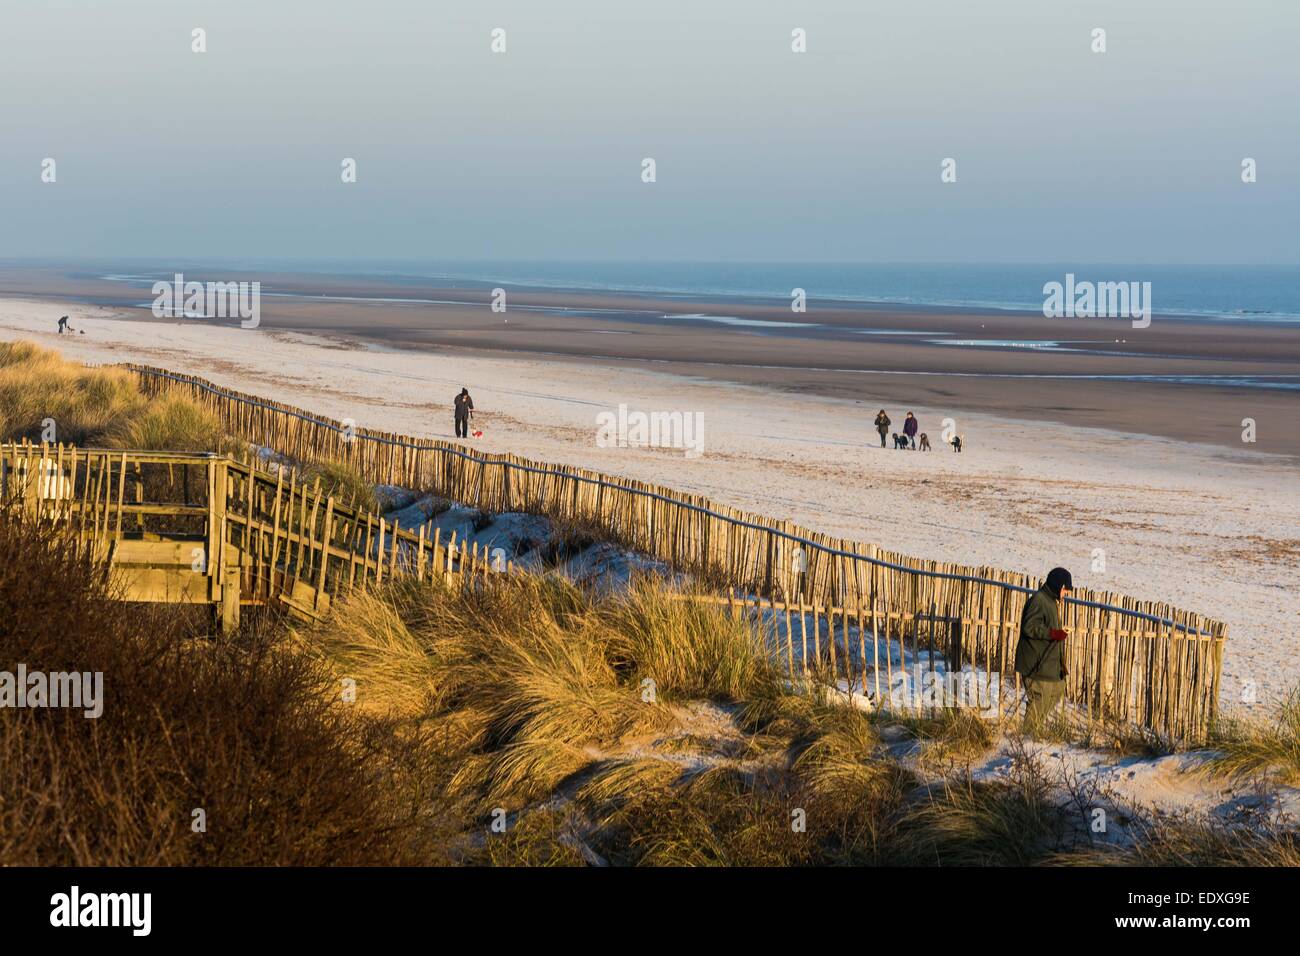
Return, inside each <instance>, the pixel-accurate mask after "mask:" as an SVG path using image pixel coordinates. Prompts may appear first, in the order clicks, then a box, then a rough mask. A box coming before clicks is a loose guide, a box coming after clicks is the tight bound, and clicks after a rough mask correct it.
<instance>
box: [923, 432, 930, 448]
mask: <svg viewBox="0 0 1300 956" xmlns="http://www.w3.org/2000/svg"><path fill="white" fill-rule="evenodd" d="M929 450H930V436H929V435H927V434H926V433H925V432H921V451H929Z"/></svg>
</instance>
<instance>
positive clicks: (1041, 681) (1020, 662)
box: [1016, 568, 1074, 736]
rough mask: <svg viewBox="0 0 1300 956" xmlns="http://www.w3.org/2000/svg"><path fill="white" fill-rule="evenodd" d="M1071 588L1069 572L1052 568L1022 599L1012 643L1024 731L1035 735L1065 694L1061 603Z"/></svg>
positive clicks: (1072, 584)
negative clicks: (1024, 703)
mask: <svg viewBox="0 0 1300 956" xmlns="http://www.w3.org/2000/svg"><path fill="white" fill-rule="evenodd" d="M1073 587H1074V582H1073V579H1072V578H1071V577H1070V572H1069V571H1067V570H1065V568H1052V570H1051V571H1050V572H1049V573H1048V575H1047V580H1046V581H1044V582H1043V586H1042V587H1040V588H1039V589H1038V590H1037V591H1035V592H1034V593H1033V595H1031V596H1030V598H1029V600H1028V601H1026V602H1025V609H1024V611H1023V612H1022V613H1021V615H1020V641H1019V642H1018V643H1017V644H1016V673H1017V674H1019V675H1020V676H1021V677H1023V678H1024V679H1025V692H1026V693H1027V694H1028V695H1029V706H1028V707H1027V708H1026V710H1025V732H1026V733H1028V734H1030V735H1031V736H1032V735H1033V734H1036V733H1037V732H1038V731H1039V729H1040V728H1041V727H1042V725H1043V721H1044V720H1046V719H1047V718H1048V717H1050V716H1051V715H1052V714H1053V713H1054V712H1055V710H1056V708H1057V707H1058V706H1060V703H1061V700H1062V699H1063V698H1064V697H1065V677H1066V671H1065V638H1066V636H1067V635H1066V633H1065V631H1064V630H1062V628H1061V603H1062V602H1063V601H1064V600H1065V596H1066V594H1067V592H1069V591H1070V590H1072V589H1073Z"/></svg>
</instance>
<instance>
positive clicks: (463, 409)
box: [455, 388, 474, 438]
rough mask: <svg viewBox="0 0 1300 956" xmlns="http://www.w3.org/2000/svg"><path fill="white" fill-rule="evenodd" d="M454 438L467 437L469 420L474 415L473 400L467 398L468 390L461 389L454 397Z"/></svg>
mask: <svg viewBox="0 0 1300 956" xmlns="http://www.w3.org/2000/svg"><path fill="white" fill-rule="evenodd" d="M455 409H456V437H457V438H468V437H469V420H470V418H472V417H473V415H474V399H472V398H470V397H469V389H468V388H462V389H461V390H460V394H459V395H457V396H456V404H455Z"/></svg>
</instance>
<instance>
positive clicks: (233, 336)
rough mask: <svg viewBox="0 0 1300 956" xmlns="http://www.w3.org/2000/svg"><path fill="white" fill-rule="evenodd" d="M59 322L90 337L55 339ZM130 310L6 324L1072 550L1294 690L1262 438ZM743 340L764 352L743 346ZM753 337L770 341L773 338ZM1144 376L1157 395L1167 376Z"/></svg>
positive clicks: (88, 357)
mask: <svg viewBox="0 0 1300 956" xmlns="http://www.w3.org/2000/svg"><path fill="white" fill-rule="evenodd" d="M624 304H626V303H624ZM63 314H67V315H69V316H70V317H71V325H72V326H73V327H74V328H75V329H78V330H84V331H85V334H84V335H82V334H75V335H63V336H60V335H58V334H55V332H54V331H53V330H54V328H55V321H56V319H57V318H58V317H59V316H60V315H63ZM140 316H144V317H147V316H148V313H147V312H138V311H136V312H127V311H124V310H122V309H115V308H112V307H104V306H92V305H85V304H78V303H72V302H58V301H47V300H32V299H19V298H5V299H0V338H3V339H5V340H12V339H18V338H23V339H29V340H32V341H36V342H39V343H41V344H43V345H47V346H52V347H55V348H58V349H60V350H61V351H62V352H63V353H64V354H65V355H66V356H67V357H69V358H72V359H77V360H80V361H85V362H96V363H110V362H123V361H136V362H145V363H150V364H154V365H160V366H165V367H168V368H171V369H175V370H178V371H187V372H192V373H196V374H199V375H203V376H205V377H208V378H210V379H212V380H214V381H216V382H218V383H221V384H225V385H229V386H231V387H234V388H238V389H241V390H243V391H247V392H253V393H258V394H262V395H267V396H270V397H273V398H276V399H278V400H280V401H284V402H290V403H293V404H296V405H299V406H302V407H305V408H308V409H312V410H314V411H317V412H320V413H322V414H326V415H330V416H333V417H335V418H340V419H342V418H351V419H353V420H355V421H356V422H357V423H358V424H360V425H364V426H369V427H376V428H382V429H387V430H391V431H396V432H403V433H407V434H411V435H417V436H430V437H440V438H450V437H452V421H451V412H450V403H451V399H452V397H453V395H454V394H455V393H456V392H457V391H458V390H459V389H460V387H461V386H465V387H468V388H469V389H470V391H471V393H472V395H473V397H474V401H475V403H476V406H477V409H478V411H477V416H476V421H475V424H476V427H479V428H481V429H482V430H483V432H484V434H483V437H482V438H481V439H475V440H474V441H473V442H472V443H473V444H474V445H475V446H476V447H480V448H482V449H484V450H487V451H510V452H513V453H515V454H519V455H524V456H527V457H531V458H536V459H541V460H546V461H552V462H559V463H565V464H574V465H581V466H584V467H588V468H595V469H600V470H602V471H606V472H609V473H614V474H621V475H628V476H632V477H635V478H641V479H644V480H647V481H655V482H659V483H661V484H665V485H669V486H671V487H675V488H680V489H682V490H684V491H690V492H695V493H699V494H704V495H708V496H709V497H711V498H713V499H714V500H716V501H719V502H722V503H725V504H729V505H733V506H736V507H740V508H745V509H748V510H751V511H755V512H759V513H763V514H767V515H772V516H775V517H780V518H787V519H790V520H793V521H796V522H798V523H800V524H802V525H805V526H807V527H809V528H813V529H817V530H821V531H825V532H829V533H832V534H836V535H843V536H845V537H852V538H856V539H860V540H864V541H873V542H876V543H878V544H880V545H882V546H884V547H888V548H891V549H897V550H900V551H904V552H908V553H912V554H917V555H921V556H925V557H931V558H940V559H943V560H948V561H956V562H962V563H966V564H996V565H1000V566H1003V567H1009V568H1014V569H1017V570H1022V571H1028V572H1030V573H1034V574H1041V573H1043V572H1045V571H1046V569H1047V568H1049V567H1051V566H1052V565H1054V564H1063V565H1066V566H1067V567H1069V568H1071V570H1072V571H1073V572H1074V575H1075V579H1076V581H1077V582H1078V583H1080V584H1082V585H1084V586H1087V587H1091V588H1097V589H1100V590H1113V591H1122V592H1126V593H1129V594H1133V595H1136V596H1139V597H1142V598H1145V599H1150V600H1159V601H1170V602H1173V603H1176V604H1178V605H1180V606H1183V607H1186V608H1189V609H1191V610H1194V611H1197V612H1200V613H1203V614H1205V615H1207V616H1211V617H1217V618H1220V619H1222V620H1224V621H1226V622H1228V623H1229V625H1230V639H1229V646H1228V652H1227V654H1226V656H1225V661H1224V675H1223V677H1224V680H1223V695H1222V699H1223V701H1224V703H1225V704H1230V705H1231V704H1234V703H1237V702H1239V701H1240V699H1241V697H1242V695H1243V691H1245V690H1247V689H1248V688H1249V686H1250V684H1251V683H1252V682H1253V683H1254V684H1255V685H1256V687H1257V688H1258V694H1259V698H1260V700H1261V701H1264V702H1269V701H1275V700H1276V699H1277V698H1278V695H1280V694H1281V693H1282V692H1284V691H1285V690H1287V689H1289V688H1291V687H1292V686H1294V685H1295V684H1296V683H1297V681H1300V661H1298V660H1297V658H1296V655H1295V653H1294V636H1293V635H1294V633H1295V629H1296V628H1297V627H1298V626H1300V599H1298V598H1297V597H1296V593H1295V585H1296V584H1297V576H1296V573H1295V568H1296V566H1297V559H1300V517H1298V512H1297V508H1296V504H1295V503H1296V501H1297V500H1300V470H1298V469H1297V467H1296V462H1295V460H1294V458H1292V457H1290V456H1289V455H1285V454H1268V453H1266V452H1265V451H1263V450H1261V449H1262V448H1263V447H1264V446H1263V442H1262V441H1261V443H1260V444H1258V445H1256V446H1246V445H1242V444H1241V442H1240V441H1239V440H1238V441H1237V442H1236V446H1235V447H1233V446H1231V445H1229V444H1227V443H1223V444H1213V443H1209V442H1204V441H1203V442H1193V441H1186V440H1180V439H1177V438H1174V437H1169V436H1161V435H1158V434H1150V433H1147V434H1142V433H1140V432H1139V431H1138V430H1137V429H1131V430H1130V429H1126V428H1124V427H1123V422H1122V420H1121V421H1119V422H1116V426H1115V427H1112V428H1106V429H1102V428H1096V427H1087V426H1086V425H1085V424H1079V423H1064V422H1061V421H1047V420H1042V418H1041V416H1042V415H1043V413H1044V412H1049V411H1051V409H1049V408H1048V407H1047V406H1046V405H1042V406H1039V407H1038V408H1037V409H1036V411H1037V413H1038V414H1037V415H1035V416H1032V417H1035V418H1039V419H1040V420H1037V421H1033V422H1031V421H1029V420H1028V419H1029V418H1030V417H1031V416H1029V415H1025V414H1018V415H1012V414H1008V413H1007V412H1004V411H998V410H996V409H995V410H992V411H989V410H981V411H971V410H969V409H968V408H965V407H955V403H954V402H953V401H952V398H951V397H948V398H947V399H946V400H945V398H944V396H943V394H942V391H941V390H939V389H937V388H936V389H935V390H934V391H933V392H931V393H930V394H928V395H925V396H920V395H918V393H917V392H915V391H913V390H911V389H909V388H907V387H906V386H905V384H903V383H905V382H906V381H907V379H906V377H899V378H897V379H893V378H887V377H884V376H881V377H877V378H875V379H872V380H871V381H867V382H855V383H854V384H853V386H852V392H851V393H844V392H842V391H840V390H838V389H836V388H834V387H826V386H825V385H824V382H823V381H822V380H821V379H820V378H814V379H810V380H809V381H807V382H805V383H802V384H801V383H799V382H798V381H797V376H796V377H795V378H794V379H790V380H780V379H778V380H776V381H768V382H766V383H764V384H757V383H755V382H753V381H750V382H745V381H738V379H742V378H743V376H742V375H738V374H736V372H735V369H729V370H727V371H726V373H725V374H717V369H716V367H714V366H699V365H691V364H690V363H668V362H648V361H645V360H640V361H637V360H636V359H629V358H627V357H626V356H620V357H619V358H618V359H616V360H615V359H598V358H592V357H587V358H580V357H578V356H574V355H565V356H561V355H539V354H527V353H520V352H515V353H512V354H511V353H500V354H491V353H489V352H487V351H486V349H485V348H483V347H482V346H483V344H484V343H482V342H479V341H475V342H473V343H466V344H467V345H468V344H473V345H474V346H477V347H475V348H466V347H453V346H449V345H447V344H445V343H440V344H438V345H436V346H431V345H430V344H429V343H423V347H422V348H406V347H403V345H406V344H410V345H413V346H414V345H415V344H416V343H403V342H392V341H385V339H384V337H380V336H373V335H355V334H344V333H342V332H340V331H330V330H328V329H325V328H315V329H313V330H311V331H299V330H294V329H291V328H284V327H275V326H272V325H271V324H270V323H264V325H263V326H262V327H260V328H258V329H253V330H243V329H239V328H237V327H230V326H221V325H215V324H211V323H206V322H201V321H194V320H186V321H183V322H176V321H173V320H155V319H147V320H144V321H141V320H139V319H138V317H140ZM961 318H962V320H963V321H967V320H968V317H965V316H963V317H961ZM322 321H323V320H317V324H318V325H319V324H321V323H322ZM503 324H504V323H503ZM706 334H709V333H706ZM712 334H717V333H712ZM592 337H595V338H600V337H601V336H588V339H590V338H592ZM609 337H610V338H614V337H617V338H620V339H624V338H626V337H627V336H609ZM742 338H743V337H742ZM702 345H703V343H701V347H702ZM744 347H750V348H757V347H758V346H756V345H753V344H748V343H743V342H742V343H740V344H737V345H736V346H735V348H736V349H741V348H744ZM764 347H765V349H766V351H767V353H768V354H771V353H772V351H773V343H772V342H771V340H770V339H769V340H767V341H766V344H765V346H764ZM951 351H954V352H957V351H960V350H958V349H952V350H951ZM1067 357H1068V356H1067ZM762 364H769V363H762ZM1133 387H1134V388H1138V387H1139V386H1137V385H1134V386H1133ZM1149 387H1150V388H1159V389H1162V390H1163V391H1162V394H1163V395H1165V396H1168V395H1169V394H1170V390H1171V389H1173V388H1175V387H1171V386H1167V385H1162V386H1149ZM902 394H906V396H907V399H906V400H907V401H908V404H907V405H903V404H902V400H901V399H900V395H902ZM922 398H924V399H925V400H922ZM1003 400H1004V401H1005V400H1007V399H1006V397H1005V396H1004V397H1003ZM1277 401H1278V402H1279V404H1278V414H1279V415H1283V414H1288V412H1289V413H1290V418H1289V423H1290V424H1289V427H1290V429H1291V430H1292V431H1294V422H1295V420H1296V419H1295V416H1294V410H1293V408H1291V407H1290V406H1289V405H1288V404H1287V403H1288V402H1291V403H1294V401H1295V399H1294V398H1292V397H1291V395H1290V394H1288V393H1281V394H1280V396H1279V397H1278V398H1277ZM620 404H625V405H627V406H628V408H629V409H631V410H634V411H635V410H640V411H647V412H650V411H683V412H698V413H700V415H702V422H703V454H701V455H700V456H699V457H687V456H685V455H684V454H683V453H682V452H681V451H680V450H671V449H664V448H658V449H652V448H619V447H599V445H598V443H597V440H596V437H597V416H598V415H599V414H600V413H601V412H606V411H616V410H617V407H618V406H619V405H620ZM1265 404H1266V403H1265ZM882 406H883V407H886V408H887V409H888V410H889V413H890V415H891V417H892V418H893V420H894V422H895V428H897V427H898V426H900V425H901V423H902V420H903V416H904V414H905V412H906V411H908V410H911V411H914V412H915V413H916V414H917V416H918V418H919V420H920V422H921V430H922V431H927V432H928V433H929V434H930V435H931V436H932V437H936V436H937V435H938V434H939V432H940V430H941V429H940V421H941V420H942V419H943V418H946V417H955V418H956V419H957V421H958V423H959V425H958V428H959V430H960V431H961V432H962V433H963V434H964V436H965V439H966V449H965V451H964V452H963V453H962V454H960V455H959V454H954V453H953V452H952V451H951V450H950V449H948V448H946V447H944V446H942V445H940V444H939V442H938V441H937V440H936V441H935V442H934V444H935V450H934V451H933V452H931V453H929V454H926V453H920V452H917V453H911V452H906V453H905V452H895V451H892V450H882V449H881V448H879V444H878V439H877V438H876V436H875V434H874V433H873V432H871V430H870V424H871V418H872V417H873V416H874V414H875V412H876V410H877V409H878V408H880V407H882ZM1170 406H1172V407H1170ZM1261 407H1263V406H1261ZM1161 408H1162V409H1163V410H1156V409H1149V410H1148V411H1149V414H1148V415H1147V419H1148V420H1149V419H1150V418H1152V417H1153V416H1154V417H1156V418H1161V417H1165V416H1167V417H1170V418H1177V417H1178V411H1179V409H1180V408H1181V409H1182V411H1183V413H1184V416H1185V417H1188V416H1189V415H1190V417H1196V415H1195V414H1191V413H1194V412H1195V411H1196V409H1195V407H1193V406H1191V405H1188V404H1186V403H1182V404H1180V403H1179V402H1176V401H1170V399H1169V398H1168V397H1166V398H1165V399H1164V400H1163V404H1162V406H1161ZM1057 414H1058V416H1060V417H1070V416H1068V415H1063V414H1062V413H1059V412H1058V413H1057ZM1234 414H1235V413H1234ZM1261 427H1262V426H1261ZM1246 449H1249V450H1246ZM1098 549H1100V550H1098ZM1103 554H1104V569H1102V566H1101V563H1100V560H1099V559H1100V558H1101V556H1102V555H1103Z"/></svg>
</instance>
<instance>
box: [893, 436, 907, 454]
mask: <svg viewBox="0 0 1300 956" xmlns="http://www.w3.org/2000/svg"><path fill="white" fill-rule="evenodd" d="M906 447H907V436H906V435H899V434H898V433H897V432H895V433H894V450H895V451H897V450H898V449H899V448H906Z"/></svg>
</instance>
